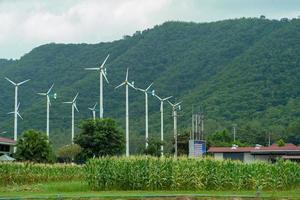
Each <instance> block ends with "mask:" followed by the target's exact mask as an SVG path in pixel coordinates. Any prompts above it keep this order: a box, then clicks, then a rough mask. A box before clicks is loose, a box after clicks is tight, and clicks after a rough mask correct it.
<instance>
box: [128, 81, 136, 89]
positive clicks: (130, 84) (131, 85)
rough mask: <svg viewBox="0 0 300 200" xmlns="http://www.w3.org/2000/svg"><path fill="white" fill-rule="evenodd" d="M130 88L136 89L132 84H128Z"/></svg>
mask: <svg viewBox="0 0 300 200" xmlns="http://www.w3.org/2000/svg"><path fill="white" fill-rule="evenodd" d="M127 84H128V85H129V86H130V87H132V88H133V89H136V88H135V87H134V86H133V85H132V84H131V83H129V82H128V83H127Z"/></svg>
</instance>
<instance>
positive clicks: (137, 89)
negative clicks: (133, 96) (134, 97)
mask: <svg viewBox="0 0 300 200" xmlns="http://www.w3.org/2000/svg"><path fill="white" fill-rule="evenodd" d="M134 88H135V89H136V90H139V91H141V92H146V90H143V89H141V88H138V87H134Z"/></svg>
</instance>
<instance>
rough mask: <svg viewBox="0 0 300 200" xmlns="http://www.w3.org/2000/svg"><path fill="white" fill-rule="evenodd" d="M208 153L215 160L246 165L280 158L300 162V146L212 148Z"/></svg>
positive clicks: (274, 145)
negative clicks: (235, 161)
mask: <svg viewBox="0 0 300 200" xmlns="http://www.w3.org/2000/svg"><path fill="white" fill-rule="evenodd" d="M208 153H211V154H213V156H214V158H215V159H218V160H223V159H232V160H240V161H243V162H246V163H250V162H254V161H267V162H274V161H276V159H278V158H282V159H286V160H287V159H288V160H293V161H298V162H299V161H300V146H296V145H294V144H291V143H288V144H285V145H284V146H280V147H279V146H278V145H277V144H273V145H271V146H268V147H265V146H261V145H256V146H255V147H238V146H236V145H233V146H232V147H211V148H209V150H208Z"/></svg>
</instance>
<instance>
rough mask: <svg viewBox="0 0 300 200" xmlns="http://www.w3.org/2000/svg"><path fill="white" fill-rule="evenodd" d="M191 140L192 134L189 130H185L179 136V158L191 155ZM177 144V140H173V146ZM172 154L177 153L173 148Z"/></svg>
mask: <svg viewBox="0 0 300 200" xmlns="http://www.w3.org/2000/svg"><path fill="white" fill-rule="evenodd" d="M189 139H190V132H189V130H184V131H183V132H182V133H181V134H178V136H177V151H178V156H180V155H185V156H187V155H188V154H189ZM174 144H175V140H173V145H174ZM172 152H173V153H174V152H175V149H174V147H173V150H172Z"/></svg>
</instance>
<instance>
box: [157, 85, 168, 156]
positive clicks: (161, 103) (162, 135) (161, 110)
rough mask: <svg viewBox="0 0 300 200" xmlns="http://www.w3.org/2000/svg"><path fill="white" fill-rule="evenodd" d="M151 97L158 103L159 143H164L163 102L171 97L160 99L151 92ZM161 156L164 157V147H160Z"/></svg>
mask: <svg viewBox="0 0 300 200" xmlns="http://www.w3.org/2000/svg"><path fill="white" fill-rule="evenodd" d="M152 95H153V96H155V97H156V98H157V99H158V100H159V101H160V139H161V142H162V143H163V142H164V101H166V100H168V99H170V98H172V96H169V97H166V98H161V97H159V96H157V95H156V94H155V91H154V90H152ZM160 150H161V155H162V156H163V155H164V145H163V144H162V145H161V146H160Z"/></svg>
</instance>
